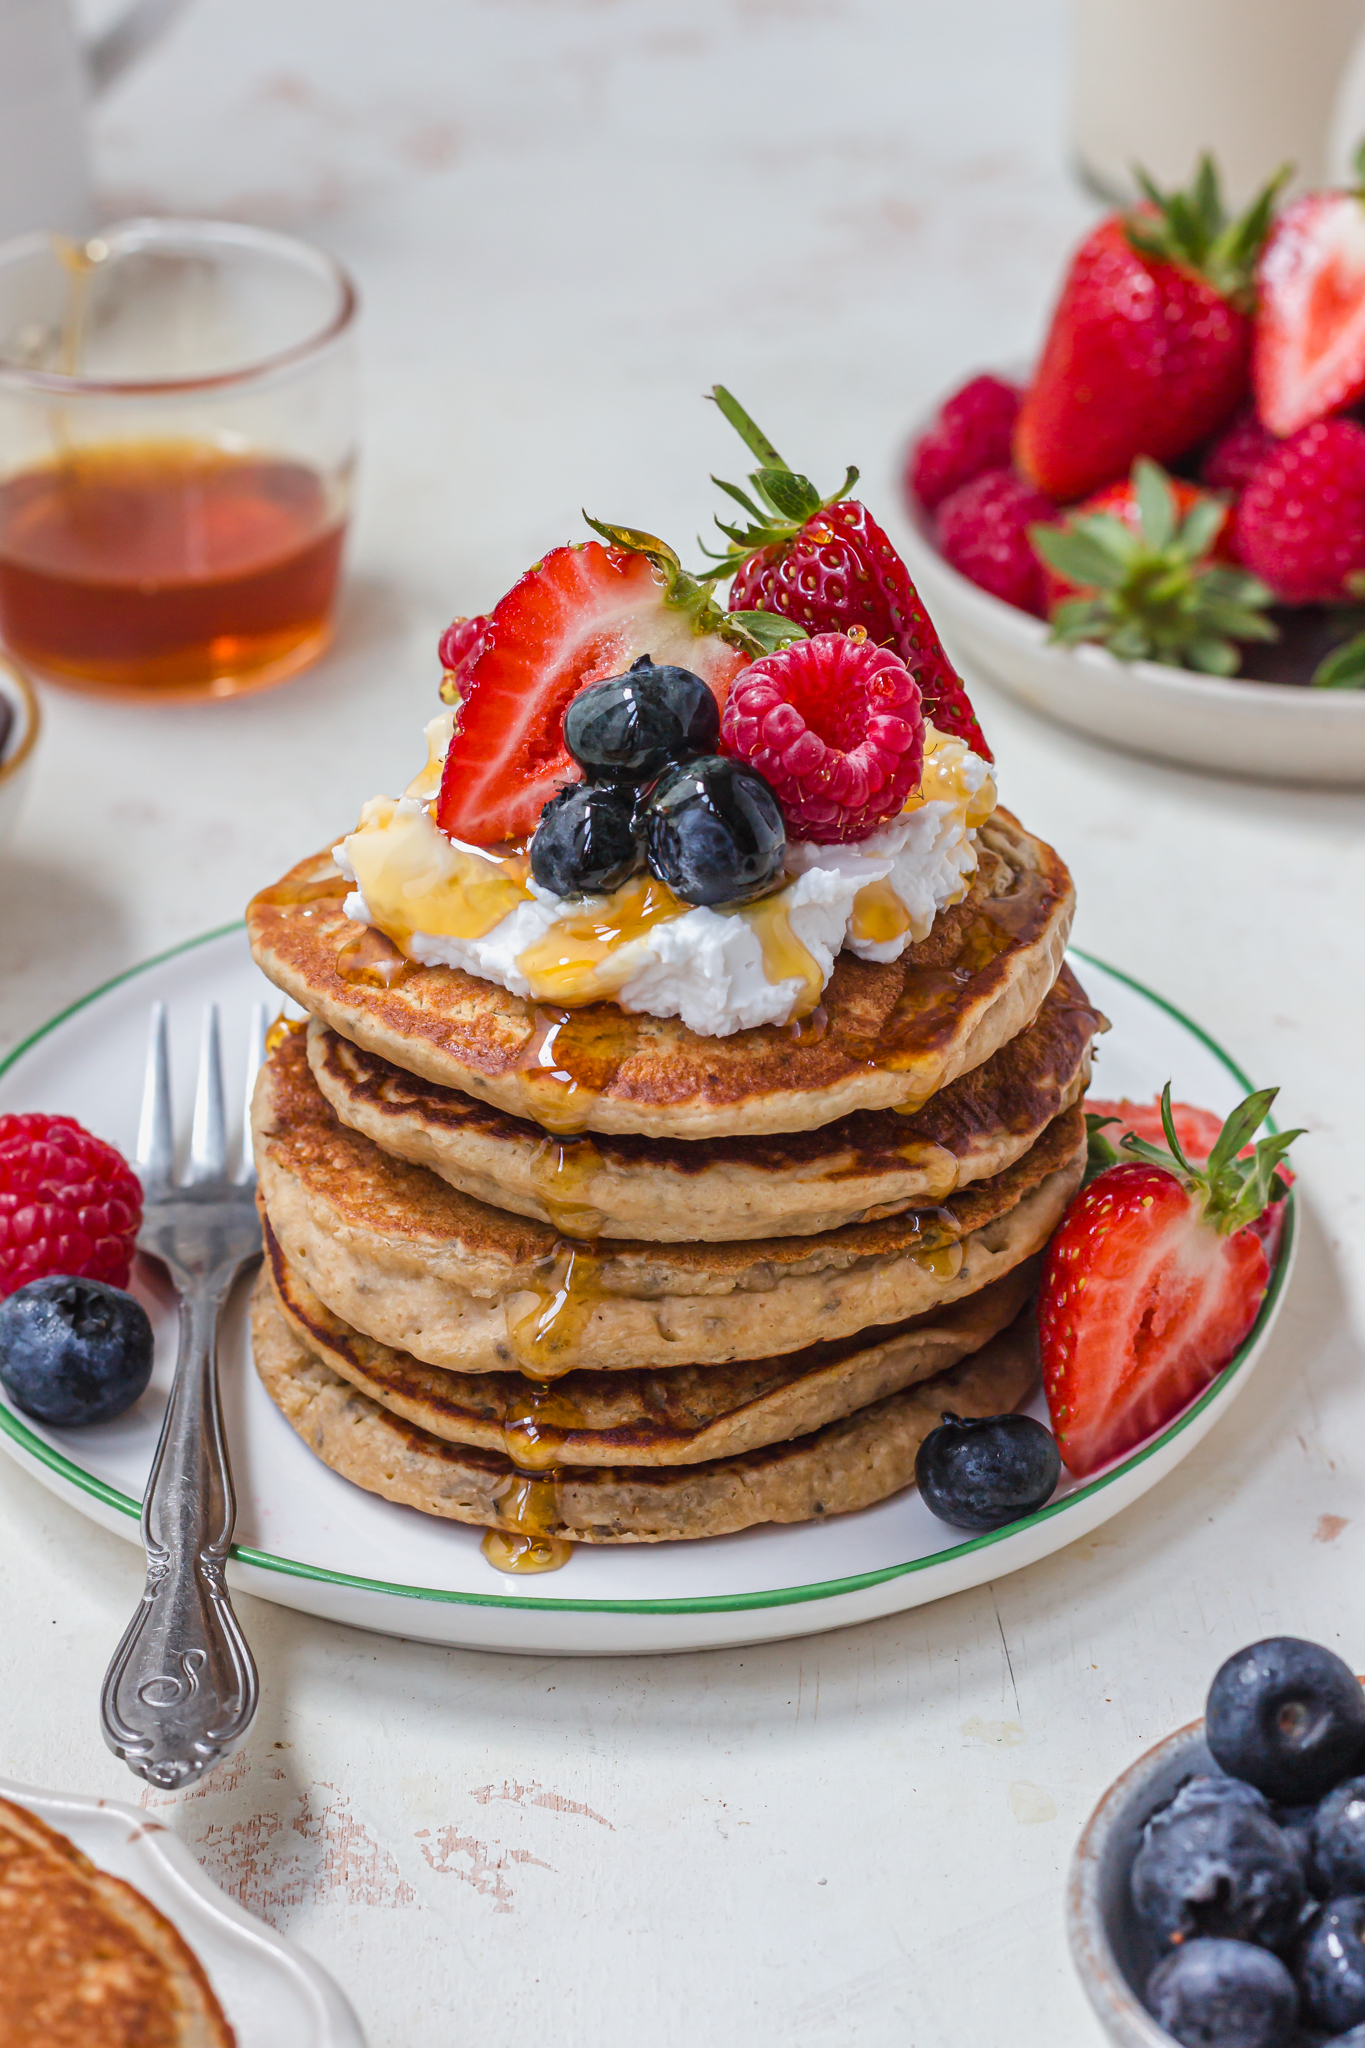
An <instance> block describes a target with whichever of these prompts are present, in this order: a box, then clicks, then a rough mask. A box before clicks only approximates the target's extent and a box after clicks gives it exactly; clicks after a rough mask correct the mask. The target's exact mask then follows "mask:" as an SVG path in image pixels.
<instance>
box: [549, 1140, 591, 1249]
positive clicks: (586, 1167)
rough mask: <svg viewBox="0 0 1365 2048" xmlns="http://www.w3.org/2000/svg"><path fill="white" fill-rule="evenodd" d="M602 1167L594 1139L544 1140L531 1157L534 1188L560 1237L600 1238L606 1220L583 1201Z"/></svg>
mask: <svg viewBox="0 0 1365 2048" xmlns="http://www.w3.org/2000/svg"><path fill="white" fill-rule="evenodd" d="M601 1164H602V1155H601V1153H600V1152H599V1151H598V1149H597V1147H596V1146H595V1145H594V1144H593V1142H592V1139H591V1138H553V1137H551V1138H542V1139H541V1141H540V1143H539V1144H538V1145H537V1146H536V1149H535V1151H534V1152H533V1153H532V1155H531V1186H532V1188H533V1189H534V1191H535V1193H536V1194H537V1195H538V1196H539V1198H540V1205H541V1207H542V1208H543V1209H544V1211H545V1214H546V1215H547V1216H548V1217H549V1219H550V1221H551V1223H552V1224H553V1225H554V1227H555V1229H556V1230H557V1231H558V1232H559V1234H560V1236H561V1237H569V1238H579V1239H582V1238H588V1239H594V1238H597V1237H598V1236H600V1234H601V1230H602V1225H603V1223H604V1222H605V1221H606V1218H605V1216H604V1215H603V1214H602V1211H601V1210H600V1209H594V1208H593V1207H592V1205H591V1204H590V1203H588V1202H586V1201H583V1200H581V1199H580V1197H581V1196H583V1195H584V1194H585V1193H586V1191H587V1189H588V1188H589V1187H590V1186H591V1184H592V1181H593V1179H594V1177H595V1176H596V1173H597V1170H598V1168H599V1167H600V1166H601Z"/></svg>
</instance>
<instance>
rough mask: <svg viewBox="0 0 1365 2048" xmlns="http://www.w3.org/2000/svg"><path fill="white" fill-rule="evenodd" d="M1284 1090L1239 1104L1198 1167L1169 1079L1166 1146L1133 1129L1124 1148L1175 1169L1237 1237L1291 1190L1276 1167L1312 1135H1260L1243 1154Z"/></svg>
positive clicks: (1208, 1214) (1221, 1227)
mask: <svg viewBox="0 0 1365 2048" xmlns="http://www.w3.org/2000/svg"><path fill="white" fill-rule="evenodd" d="M1278 1093H1279V1090H1278V1089H1277V1088H1258V1089H1257V1090H1256V1091H1255V1092H1254V1093H1253V1094H1251V1095H1248V1096H1247V1097H1246V1098H1245V1100H1243V1101H1242V1102H1239V1103H1238V1105H1237V1107H1236V1109H1234V1110H1233V1112H1232V1114H1231V1115H1230V1116H1229V1117H1228V1118H1227V1119H1226V1121H1225V1122H1224V1124H1223V1128H1222V1130H1221V1131H1220V1132H1219V1134H1218V1137H1217V1138H1216V1139H1215V1141H1214V1144H1213V1149H1212V1151H1211V1152H1210V1153H1209V1156H1208V1159H1207V1160H1206V1161H1205V1163H1204V1165H1203V1166H1202V1167H1200V1166H1192V1165H1191V1164H1190V1162H1189V1160H1188V1159H1187V1158H1186V1157H1185V1154H1184V1152H1183V1151H1182V1149H1181V1145H1180V1141H1179V1138H1178V1137H1177V1135H1176V1129H1175V1119H1174V1117H1173V1115H1172V1113H1171V1084H1170V1082H1169V1081H1168V1082H1167V1083H1166V1086H1165V1087H1164V1088H1163V1089H1162V1091H1161V1125H1162V1129H1163V1130H1164V1131H1165V1133H1166V1148H1165V1149H1163V1148H1162V1147H1161V1146H1160V1145H1151V1144H1149V1143H1148V1142H1147V1140H1146V1139H1145V1138H1139V1137H1136V1136H1135V1135H1134V1134H1133V1133H1132V1132H1131V1131H1130V1132H1128V1133H1127V1135H1126V1136H1124V1137H1122V1138H1120V1140H1119V1150H1120V1152H1123V1153H1127V1155H1128V1156H1129V1157H1130V1158H1132V1159H1138V1160H1142V1161H1143V1162H1145V1164H1147V1165H1148V1166H1159V1167H1162V1168H1163V1169H1164V1170H1165V1171H1166V1172H1167V1173H1173V1174H1174V1175H1175V1177H1176V1179H1177V1180H1179V1181H1180V1182H1181V1184H1182V1186H1184V1187H1185V1188H1187V1189H1188V1190H1189V1192H1190V1193H1191V1195H1193V1196H1194V1197H1195V1198H1196V1199H1197V1200H1198V1202H1199V1205H1200V1209H1201V1211H1202V1213H1203V1215H1204V1218H1205V1220H1206V1221H1207V1222H1209V1223H1211V1224H1212V1225H1213V1227H1214V1229H1215V1230H1217V1231H1219V1232H1220V1233H1221V1234H1222V1235H1223V1236H1225V1237H1231V1236H1232V1235H1234V1233H1235V1232H1237V1231H1239V1230H1245V1228H1246V1227H1247V1225H1248V1224H1249V1223H1254V1222H1255V1221H1256V1218H1257V1217H1258V1216H1259V1215H1261V1214H1262V1212H1263V1211H1264V1210H1265V1209H1266V1208H1267V1207H1268V1205H1269V1204H1270V1203H1271V1202H1272V1201H1278V1199H1279V1197H1280V1196H1281V1195H1282V1194H1284V1193H1286V1192H1287V1184H1286V1183H1285V1182H1284V1180H1283V1179H1282V1178H1281V1177H1280V1176H1279V1174H1278V1173H1277V1171H1276V1169H1277V1167H1278V1166H1279V1163H1280V1161H1281V1160H1282V1159H1283V1157H1284V1155H1285V1153H1286V1152H1287V1151H1288V1150H1289V1147H1290V1146H1291V1145H1292V1144H1293V1143H1294V1140H1295V1139H1296V1138H1302V1137H1306V1136H1307V1133H1306V1132H1305V1131H1302V1130H1295V1131H1277V1132H1275V1133H1274V1134H1273V1135H1272V1136H1269V1137H1265V1138H1262V1139H1260V1140H1259V1142H1258V1143H1257V1144H1256V1146H1255V1148H1254V1149H1253V1151H1252V1153H1251V1156H1250V1158H1246V1159H1242V1158H1239V1157H1238V1154H1239V1153H1240V1152H1241V1151H1242V1150H1243V1149H1244V1147H1245V1146H1247V1145H1248V1144H1249V1143H1250V1141H1251V1138H1252V1136H1253V1134H1254V1133H1255V1132H1256V1131H1258V1130H1259V1129H1260V1127H1261V1125H1262V1124H1263V1123H1264V1122H1265V1120H1266V1117H1267V1116H1268V1115H1269V1113H1270V1106H1271V1104H1272V1103H1273V1102H1274V1100H1275V1097H1276V1096H1277V1095H1278Z"/></svg>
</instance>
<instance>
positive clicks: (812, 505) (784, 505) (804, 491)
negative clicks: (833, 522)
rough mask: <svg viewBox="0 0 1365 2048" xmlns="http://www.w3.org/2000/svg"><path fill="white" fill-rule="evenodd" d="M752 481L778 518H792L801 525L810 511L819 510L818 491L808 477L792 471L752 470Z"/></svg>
mask: <svg viewBox="0 0 1365 2048" xmlns="http://www.w3.org/2000/svg"><path fill="white" fill-rule="evenodd" d="M753 484H754V489H755V490H756V491H758V492H759V494H760V495H761V496H762V497H763V498H764V499H765V500H766V501H767V503H768V504H769V505H770V506H771V507H772V509H773V511H774V512H776V513H777V514H778V516H779V517H780V518H782V519H794V520H795V521H796V522H797V524H798V525H801V526H804V525H805V523H806V521H807V520H808V519H809V518H810V517H811V514H812V513H814V512H818V511H819V510H820V493H819V492H818V491H817V490H816V488H815V485H814V484H813V483H812V482H811V481H810V479H809V478H808V477H804V476H797V474H796V472H795V471H794V470H790V469H759V470H755V472H754V477H753Z"/></svg>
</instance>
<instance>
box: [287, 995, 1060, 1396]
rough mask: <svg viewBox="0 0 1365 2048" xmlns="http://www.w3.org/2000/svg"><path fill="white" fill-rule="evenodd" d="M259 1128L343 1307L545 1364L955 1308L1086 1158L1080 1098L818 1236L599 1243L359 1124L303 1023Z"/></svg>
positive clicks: (453, 1362) (743, 1347) (370, 1332)
mask: <svg viewBox="0 0 1365 2048" xmlns="http://www.w3.org/2000/svg"><path fill="white" fill-rule="evenodd" d="M252 1131H253V1141H254V1145H255V1154H256V1167H257V1172H258V1175H259V1177H260V1189H261V1196H262V1200H263V1202H264V1205H265V1209H266V1212H267V1214H268V1216H269V1218H270V1222H271V1225H272V1227H273V1229H274V1231H275V1234H276V1236H277V1237H278V1238H279V1240H280V1243H281V1245H282V1246H283V1247H284V1250H285V1253H286V1255H287V1257H288V1258H289V1259H290V1260H291V1262H292V1263H293V1264H294V1265H295V1266H297V1267H298V1268H299V1270H300V1273H301V1274H302V1275H303V1277H305V1278H306V1279H307V1281H308V1283H309V1285H310V1286H311V1287H312V1288H313V1289H314V1291H315V1292H316V1293H317V1294H318V1295H319V1296H320V1297H321V1299H322V1300H323V1301H324V1302H325V1303H326V1305H327V1306H328V1308H330V1309H331V1310H332V1311H333V1313H334V1314H336V1315H338V1316H340V1317H341V1318H342V1319H343V1321H345V1322H348V1323H350V1324H351V1325H352V1326H353V1327H354V1328H356V1329H358V1330H361V1331H363V1332H364V1334H365V1335H367V1336H370V1337H374V1338H376V1339H377V1340H378V1341H379V1342H381V1343H384V1344H388V1345H391V1346H392V1347H393V1348H394V1349H396V1350H402V1351H409V1352H411V1353H412V1354H413V1355H414V1356H415V1357H417V1358H419V1359H422V1360H423V1361H424V1362H425V1363H427V1364H429V1365H439V1366H442V1367H445V1368H447V1369H448V1370H453V1371H461V1372H496V1371H498V1370H500V1369H504V1368H507V1367H511V1368H513V1369H516V1368H518V1367H520V1368H521V1369H523V1370H526V1371H530V1372H534V1373H535V1374H536V1376H537V1377H543V1378H548V1377H552V1376H553V1375H555V1374H557V1373H559V1372H564V1371H568V1370H571V1369H573V1368H576V1367H585V1368H586V1367H591V1368H594V1369H596V1370H605V1371H621V1370H625V1369H627V1368H632V1367H637V1366H661V1365H697V1364H711V1363H714V1364H722V1363H728V1362H729V1361H731V1360H734V1359H748V1358H765V1357H768V1356H770V1355H775V1354H777V1353H779V1352H787V1351H796V1350H800V1349H801V1348H802V1347H803V1346H805V1345H807V1344H810V1343H815V1342H819V1341H822V1340H824V1339H826V1338H837V1337H844V1336H847V1335H850V1334H851V1333H852V1332H854V1331H856V1330H859V1329H863V1328H865V1327H866V1326H868V1325H870V1324H874V1323H898V1322H901V1321H904V1320H905V1319H906V1318H907V1317H909V1316H912V1315H918V1314H921V1313H923V1312H924V1311H926V1310H928V1309H931V1308H934V1307H938V1306H943V1305H946V1304H947V1303H948V1302H950V1301H954V1300H957V1299H959V1298H960V1297H961V1296H963V1295H966V1294H971V1293H974V1292H975V1291H976V1290H977V1289H978V1288H980V1287H984V1286H986V1285H987V1284H988V1283H989V1282H990V1281H992V1280H996V1279H999V1278H1000V1277H1001V1276H1002V1274H1004V1273H1006V1272H1008V1271H1009V1270H1010V1269H1011V1268H1012V1267H1014V1266H1016V1265H1018V1264H1020V1262H1021V1261H1022V1260H1024V1259H1027V1258H1031V1257H1032V1255H1033V1254H1034V1253H1035V1252H1036V1251H1038V1250H1039V1249H1040V1248H1041V1246H1042V1244H1043V1243H1044V1241H1045V1240H1046V1238H1047V1237H1048V1235H1049V1234H1050V1233H1051V1231H1052V1230H1053V1229H1055V1227H1056V1225H1057V1223H1058V1222H1059V1221H1060V1219H1061V1216H1062V1213H1063V1211H1064V1209H1065V1207H1066V1204H1067V1202H1068V1201H1069V1200H1070V1199H1071V1196H1072V1194H1074V1192H1075V1189H1076V1187H1077V1185H1078V1184H1079V1179H1080V1174H1081V1171H1082V1168H1083V1164H1084V1157H1085V1123H1084V1118H1083V1117H1082V1115H1081V1112H1080V1111H1079V1109H1070V1110H1067V1111H1065V1112H1064V1113H1063V1115H1061V1116H1060V1117H1057V1118H1055V1119H1054V1121H1053V1122H1052V1123H1051V1124H1049V1125H1048V1127H1047V1129H1046V1130H1045V1131H1044V1133H1043V1135H1042V1137H1041V1138H1039V1139H1038V1140H1037V1141H1036V1143H1035V1144H1034V1145H1033V1146H1032V1147H1030V1149H1029V1151H1028V1152H1027V1153H1025V1154H1024V1155H1023V1157H1022V1158H1020V1159H1018V1160H1016V1161H1015V1163H1014V1164H1013V1165H1012V1166H1010V1167H1008V1168H1007V1169H1006V1170H1005V1171H1004V1172H1003V1173H1000V1174H997V1175H995V1176H994V1178H993V1179H991V1180H989V1181H982V1182H979V1183H977V1184H975V1185H973V1186H971V1187H968V1188H964V1189H961V1190H959V1191H958V1192H956V1193H954V1194H952V1195H950V1196H949V1197H947V1199H946V1200H945V1201H944V1203H943V1204H941V1205H940V1206H939V1207H937V1208H935V1209H934V1210H933V1211H928V1212H920V1211H906V1212H903V1213H901V1214H898V1215H895V1216H891V1217H887V1218H884V1219H881V1220H879V1221H877V1222H873V1223H857V1224H846V1225H844V1226H842V1227H841V1228H840V1229H838V1230H833V1231H824V1232H820V1233H817V1234H815V1235H812V1236H809V1237H778V1238H758V1239H744V1240H737V1241H733V1242H729V1243H721V1244H705V1243H700V1242H694V1243H690V1244H658V1243H649V1242H645V1241H638V1242H637V1241H631V1240H622V1239H612V1240H610V1241H605V1242H603V1243H602V1244H601V1245H600V1246H599V1247H598V1248H597V1249H596V1251H593V1250H591V1249H590V1248H587V1247H582V1246H580V1247H577V1248H572V1247H568V1246H566V1244H565V1242H564V1241H563V1240H561V1239H559V1238H557V1236H556V1234H555V1232H554V1231H553V1230H552V1229H550V1228H549V1227H548V1226H547V1225H545V1224H541V1223H536V1222H533V1221H531V1220H530V1219H528V1218H525V1217H520V1216H514V1215H509V1214H507V1213H506V1212H505V1211H503V1210H500V1209H494V1208H492V1207H491V1206H489V1205H488V1204H486V1203H483V1202H476V1201H475V1200H474V1199H473V1198H472V1197H471V1196H468V1195H463V1194H461V1193H459V1192H458V1190H456V1189H454V1188H452V1187H450V1186H449V1185H448V1183H447V1182H445V1181H443V1180H441V1179H439V1178H438V1177H437V1176H436V1175H435V1174H432V1173H428V1172H427V1171H426V1170H425V1169H424V1168H422V1167H419V1166H410V1165H409V1164H408V1163H407V1162H406V1161H404V1160H399V1159H394V1158H392V1157H391V1156H390V1155H389V1154H388V1153H385V1152H381V1151H380V1149H379V1148H378V1146H376V1145H373V1144H372V1143H371V1142H370V1140H369V1139H368V1138H364V1137H362V1136H361V1135H360V1134H359V1132H357V1131H352V1130H348V1129H347V1128H346V1126H345V1125H344V1124H342V1123H341V1122H340V1121H339V1120H338V1119H337V1117H336V1116H335V1114H334V1113H333V1111H332V1109H331V1107H330V1105H329V1104H328V1102H327V1101H326V1099H325V1097H324V1096H323V1095H322V1093H321V1091H320V1089H319V1088H318V1086H317V1084H316V1082H315V1081H314V1079H313V1076H312V1072H311V1070H310V1068H309V1065H308V1060H307V1056H306V1052H305V1048H304V1045H303V1043H302V1040H301V1039H300V1037H299V1036H297V1035H293V1034H291V1035H288V1036H286V1037H285V1038H284V1039H283V1040H282V1042H281V1043H280V1044H279V1045H277V1046H276V1048H275V1050H274V1052H273V1053H272V1054H271V1056H270V1058H269V1059H268V1060H267V1062H266V1064H265V1066H264V1067H263V1068H262V1070H261V1074H260V1076H259V1078H258V1081H257V1085H256V1094H255V1099H254V1102H253V1106H252Z"/></svg>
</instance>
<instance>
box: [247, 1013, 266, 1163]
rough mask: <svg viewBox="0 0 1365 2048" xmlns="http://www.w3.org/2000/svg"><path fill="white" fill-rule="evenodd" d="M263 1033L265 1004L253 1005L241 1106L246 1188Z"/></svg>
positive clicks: (263, 1052) (262, 1048) (262, 1049)
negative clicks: (253, 1097)
mask: <svg viewBox="0 0 1365 2048" xmlns="http://www.w3.org/2000/svg"><path fill="white" fill-rule="evenodd" d="M265 1032H266V1023H265V1004H264V1003H253V1004H252V1006H251V1029H250V1031H249V1033H248V1034H247V1046H246V1100H245V1102H244V1103H243V1105H242V1186H243V1187H248V1188H249V1187H253V1186H254V1185H255V1181H256V1161H255V1158H254V1156H253V1153H252V1150H251V1098H252V1096H253V1094H254V1093H255V1090H256V1076H257V1074H258V1073H259V1072H260V1069H261V1066H262V1063H263V1062H264V1060H265Z"/></svg>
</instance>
